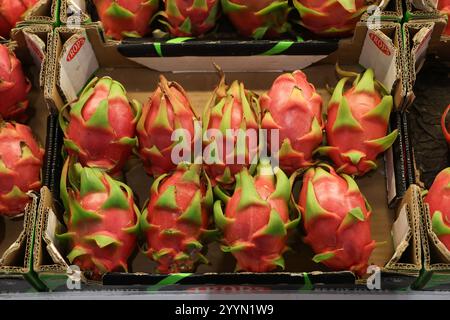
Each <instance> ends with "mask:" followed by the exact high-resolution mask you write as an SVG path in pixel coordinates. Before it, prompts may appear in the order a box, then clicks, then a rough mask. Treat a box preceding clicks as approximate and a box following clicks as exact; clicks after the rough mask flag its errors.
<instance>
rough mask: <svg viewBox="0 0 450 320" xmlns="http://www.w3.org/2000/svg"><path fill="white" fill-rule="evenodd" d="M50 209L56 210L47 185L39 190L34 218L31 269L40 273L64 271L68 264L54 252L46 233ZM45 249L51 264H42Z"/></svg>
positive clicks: (51, 242) (53, 245)
mask: <svg viewBox="0 0 450 320" xmlns="http://www.w3.org/2000/svg"><path fill="white" fill-rule="evenodd" d="M50 210H53V212H56V210H55V209H54V207H53V198H52V194H51V192H50V190H49V189H48V188H47V187H42V188H41V191H40V201H39V206H38V208H37V219H36V237H35V245H34V257H35V259H34V262H33V270H34V271H36V272H37V273H38V274H41V273H64V274H66V270H67V267H68V264H67V263H66V262H65V261H64V259H63V258H62V256H61V254H59V252H56V251H57V249H56V247H55V244H54V243H53V241H52V239H50V238H49V237H48V236H47V234H46V232H45V231H46V230H47V226H48V217H49V212H50ZM44 250H45V251H46V252H47V253H48V254H49V255H50V257H51V258H52V260H53V263H52V264H49V265H42V264H41V260H42V255H43V251H44Z"/></svg>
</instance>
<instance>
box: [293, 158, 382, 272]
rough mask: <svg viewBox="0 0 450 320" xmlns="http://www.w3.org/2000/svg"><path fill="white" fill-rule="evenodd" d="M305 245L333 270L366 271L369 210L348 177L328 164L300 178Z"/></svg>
mask: <svg viewBox="0 0 450 320" xmlns="http://www.w3.org/2000/svg"><path fill="white" fill-rule="evenodd" d="M299 206H300V210H301V212H302V218H303V225H304V229H305V232H306V238H305V239H304V241H305V243H307V244H309V245H310V246H311V247H312V249H313V250H314V252H315V253H316V255H315V256H314V258H313V260H314V262H317V263H319V262H322V263H323V264H325V265H326V266H327V267H329V268H330V269H332V270H350V271H353V272H355V273H357V274H358V275H363V274H365V273H366V271H367V266H368V260H369V257H370V255H371V253H372V250H373V249H374V247H375V241H373V240H372V239H371V234H370V216H371V208H370V206H369V204H368V203H367V201H366V200H365V198H364V196H363V195H362V194H361V192H360V191H359V188H358V185H357V184H356V182H355V181H354V180H353V179H352V178H351V177H350V176H348V175H345V174H342V175H341V176H340V175H338V174H336V172H335V171H334V169H333V168H331V167H330V166H328V165H320V166H318V167H316V168H311V169H309V170H308V171H307V172H306V174H305V175H304V177H303V186H302V189H301V193H300V201H299Z"/></svg>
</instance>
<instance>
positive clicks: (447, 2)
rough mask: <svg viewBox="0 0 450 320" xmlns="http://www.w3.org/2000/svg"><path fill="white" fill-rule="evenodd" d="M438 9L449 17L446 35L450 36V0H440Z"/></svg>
mask: <svg viewBox="0 0 450 320" xmlns="http://www.w3.org/2000/svg"><path fill="white" fill-rule="evenodd" d="M438 9H439V11H441V13H442V14H443V15H444V16H446V17H447V27H446V28H445V30H444V35H447V36H450V22H449V21H448V20H449V19H450V0H438Z"/></svg>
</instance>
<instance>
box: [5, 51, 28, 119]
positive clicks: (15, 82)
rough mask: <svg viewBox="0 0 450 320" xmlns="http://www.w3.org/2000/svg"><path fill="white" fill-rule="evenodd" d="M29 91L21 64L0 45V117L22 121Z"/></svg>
mask: <svg viewBox="0 0 450 320" xmlns="http://www.w3.org/2000/svg"><path fill="white" fill-rule="evenodd" d="M30 89H31V83H30V81H28V79H27V78H26V77H25V75H24V73H23V71H22V64H21V63H20V61H19V60H18V59H17V58H16V56H15V55H14V53H13V52H12V51H11V50H10V49H9V48H8V47H7V46H5V45H1V44H0V98H1V99H0V116H1V117H3V118H4V119H16V120H23V119H24V114H23V113H24V112H25V110H26V109H27V107H28V100H27V95H28V93H29V92H30Z"/></svg>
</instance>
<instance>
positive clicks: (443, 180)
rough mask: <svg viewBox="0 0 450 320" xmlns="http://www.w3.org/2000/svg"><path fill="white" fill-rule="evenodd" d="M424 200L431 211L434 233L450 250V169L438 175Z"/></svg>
mask: <svg viewBox="0 0 450 320" xmlns="http://www.w3.org/2000/svg"><path fill="white" fill-rule="evenodd" d="M424 200H425V203H426V204H428V207H429V210H430V216H431V224H432V228H433V231H434V233H435V234H436V235H437V236H438V237H439V240H441V241H442V243H443V244H444V245H445V246H446V247H447V249H448V250H450V207H449V204H450V168H447V169H444V170H443V171H442V172H441V173H439V174H438V175H437V177H436V179H435V180H434V183H433V185H432V186H431V188H430V190H429V191H428V194H427V195H426V197H425V199H424Z"/></svg>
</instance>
